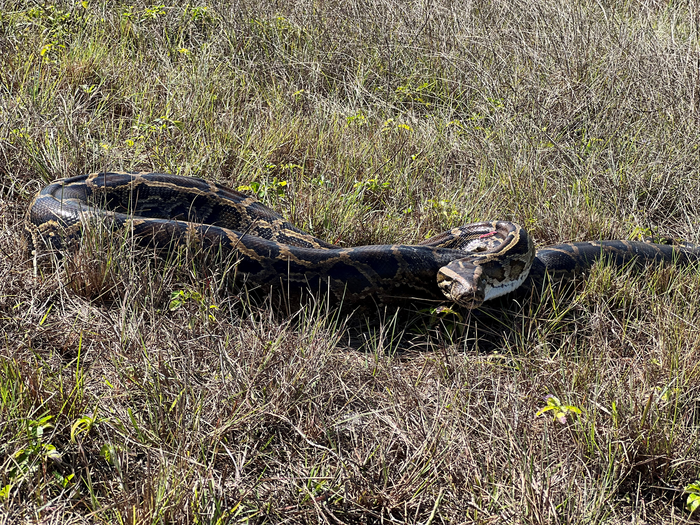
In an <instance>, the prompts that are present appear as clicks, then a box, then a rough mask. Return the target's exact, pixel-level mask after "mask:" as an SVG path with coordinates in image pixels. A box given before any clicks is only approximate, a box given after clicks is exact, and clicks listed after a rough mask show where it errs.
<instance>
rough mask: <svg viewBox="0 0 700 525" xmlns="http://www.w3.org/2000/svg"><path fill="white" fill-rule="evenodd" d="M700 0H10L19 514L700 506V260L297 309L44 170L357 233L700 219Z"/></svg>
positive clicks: (6, 45) (4, 256)
mask: <svg viewBox="0 0 700 525" xmlns="http://www.w3.org/2000/svg"><path fill="white" fill-rule="evenodd" d="M699 31H700V11H699V10H698V5H697V3H695V2H687V1H679V2H675V1H674V2H662V1H657V0H640V1H639V2H608V1H598V0H596V1H593V0H575V1H568V0H527V1H525V0H481V1H476V2H474V1H470V0H420V1H418V0H417V1H413V2H408V1H407V2H400V1H396V0H348V1H333V0H330V1H320V0H294V1H291V0H288V1H287V0H281V1H273V0H242V1H236V2H223V1H220V0H212V1H210V2H207V3H201V4H198V3H189V4H185V3H172V4H168V5H166V4H149V3H145V2H142V1H140V0H130V1H129V2H123V1H121V0H117V1H109V2H108V1H106V0H85V1H82V2H81V1H63V2H52V1H50V0H46V1H43V0H39V1H26V2H25V1H20V0H0V223H1V225H2V230H1V233H0V333H1V335H2V339H1V340H0V522H1V523H8V524H9V523H110V524H111V523H124V524H126V523H129V524H147V523H152V524H156V523H239V522H247V523H415V524H418V523H432V524H436V523H478V524H491V523H523V524H525V523H527V524H529V523H540V524H548V523H591V524H593V523H620V524H622V523H624V524H643V523H648V524H651V523H654V524H657V523H689V522H696V521H697V518H698V517H699V515H700V510H699V511H696V512H693V511H694V510H695V509H696V508H697V507H700V481H699V480H700V442H699V440H700V322H699V319H700V300H699V299H698V298H699V297H700V271H699V270H698V269H697V268H692V267H691V268H678V267H674V266H665V267H656V268H648V269H646V270H645V271H643V272H641V273H640V272H633V271H632V270H631V269H616V268H611V267H609V266H606V265H604V264H601V265H597V266H595V267H594V268H593V269H592V271H591V272H590V274H589V275H587V276H586V277H585V278H582V279H579V280H578V281H577V282H575V283H574V284H573V286H571V287H569V288H567V289H566V290H563V289H559V288H546V289H545V290H543V292H544V293H540V294H535V295H533V296H527V297H522V296H521V297H509V298H506V299H504V300H501V301H497V302H495V303H494V304H491V305H486V306H484V307H483V308H481V309H479V310H478V311H475V312H468V311H464V310H459V309H456V308H452V309H450V308H448V309H446V310H442V311H440V310H437V309H435V308H434V306H433V305H426V306H425V307H421V306H420V305H418V306H408V305H407V306H406V307H405V308H402V309H400V310H398V311H396V310H391V309H382V308H376V309H375V310H374V311H371V312H361V313H357V314H355V315H353V316H351V317H348V316H346V312H338V311H337V310H334V309H333V308H330V307H328V305H325V304H324V303H323V302H322V301H321V302H318V303H310V304H309V305H307V306H305V307H304V308H302V309H301V310H299V311H294V312H286V313H285V312H281V311H280V309H279V308H275V307H274V306H273V305H274V298H273V299H272V300H271V301H268V300H253V299H251V298H250V297H249V296H248V295H247V294H246V293H245V291H244V290H240V289H238V288H232V287H231V286H230V283H229V279H227V275H228V270H230V268H226V267H224V266H223V265H204V264H201V261H200V259H201V257H199V256H198V254H196V253H192V252H191V251H188V250H183V251H182V252H179V253H174V254H172V255H171V256H169V257H167V258H165V259H163V258H162V257H155V256H154V254H153V253H150V252H149V251H148V250H144V249H143V248H139V247H136V246H133V245H132V244H131V243H130V242H128V240H125V238H124V237H123V236H122V237H120V236H119V235H109V234H104V233H102V232H99V231H96V232H91V234H90V235H87V236H86V237H85V238H84V239H83V242H82V244H81V246H80V248H79V249H78V251H77V252H75V253H72V254H68V255H66V256H65V257H63V258H59V257H53V258H51V257H44V258H43V259H42V263H41V264H39V266H38V271H37V272H36V273H35V272H34V270H33V265H32V262H31V258H30V256H29V254H28V253H27V250H26V246H25V242H24V237H23V221H24V214H25V212H26V210H27V208H28V206H29V204H30V202H31V199H32V197H33V196H34V194H35V193H36V192H37V191H38V190H39V189H40V188H41V187H42V186H44V185H45V184H47V183H48V182H50V181H53V180H55V179H57V178H61V177H67V176H74V175H79V174H83V173H87V172H93V171H103V170H127V171H162V172H170V173H177V174H182V175H191V176H198V177H203V178H205V179H209V180H213V181H217V182H220V183H223V184H226V185H229V186H231V187H233V188H243V189H244V191H247V192H249V193H251V194H256V195H257V196H258V198H259V199H260V200H261V201H262V202H264V203H265V204H266V205H268V206H270V207H272V208H273V209H275V210H277V211H278V212H280V213H282V214H283V215H284V216H285V217H287V218H288V219H289V220H290V221H291V222H293V223H295V224H296V225H297V226H299V227H301V228H303V229H305V230H307V231H309V232H311V233H313V234H314V235H316V236H318V237H321V238H324V239H327V240H329V241H331V242H334V243H338V244H339V245H343V246H353V245H361V244H387V243H409V244H410V243H416V242H419V241H421V240H422V239H425V238H427V237H429V236H431V235H434V234H436V233H438V232H440V231H443V230H445V229H448V228H450V227H454V226H458V225H461V224H466V223H470V222H476V221H480V220H492V219H505V220H513V221H515V222H518V223H520V224H522V225H523V226H524V227H526V228H527V229H528V231H529V232H530V233H531V234H532V235H533V236H534V238H535V239H536V242H537V243H538V245H548V244H554V243H559V242H568V241H579V240H590V239H616V238H617V239H638V238H640V237H642V236H645V235H649V234H651V235H663V236H670V237H674V238H680V239H685V240H687V241H690V242H695V243H699V242H700V232H699V228H700V177H699V176H698V164H699V161H700V149H699V146H700V44H699V41H698V38H699Z"/></svg>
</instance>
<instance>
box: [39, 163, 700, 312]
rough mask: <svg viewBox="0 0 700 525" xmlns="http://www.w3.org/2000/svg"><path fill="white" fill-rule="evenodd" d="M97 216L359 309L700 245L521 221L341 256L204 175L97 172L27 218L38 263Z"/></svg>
mask: <svg viewBox="0 0 700 525" xmlns="http://www.w3.org/2000/svg"><path fill="white" fill-rule="evenodd" d="M95 220H98V221H103V222H105V221H106V222H108V223H109V225H110V227H112V228H114V227H122V228H123V227H128V228H130V229H131V231H132V232H133V234H134V237H135V238H137V239H142V240H144V241H145V242H147V243H151V244H155V245H156V246H158V247H160V248H164V249H166V248H170V247H172V245H173V243H183V242H188V239H195V240H196V242H198V243H200V244H201V246H202V247H204V248H206V249H216V250H218V251H220V252H222V253H223V254H224V255H226V254H232V255H234V256H235V257H236V258H237V266H236V271H237V274H238V275H240V276H242V277H243V279H244V280H245V282H246V283H247V284H249V285H251V284H252V285H257V286H260V287H263V288H264V289H269V288H273V289H277V290H278V291H283V292H287V293H299V292H300V291H301V290H304V289H307V290H310V291H311V292H315V293H318V292H321V293H328V294H330V296H331V298H332V299H333V300H335V301H336V302H344V303H346V304H348V303H349V304H354V303H358V302H362V301H365V300H367V299H374V300H377V301H380V302H393V303H396V302H406V301H408V300H428V301H430V300H441V301H444V300H445V299H448V300H450V301H452V302H455V303H458V304H459V305H462V306H465V307H467V308H476V307H479V306H481V304H482V303H483V302H484V301H486V300H489V299H492V298H495V297H499V296H502V295H505V294H507V293H509V292H511V291H514V290H516V289H517V288H518V287H520V286H521V285H523V284H525V285H526V286H533V285H540V284H541V283H542V282H543V280H544V279H545V278H546V276H547V275H553V276H555V277H557V278H567V277H571V276H574V275H576V274H580V273H582V272H584V271H586V270H587V269H589V268H590V267H591V266H592V265H593V263H595V262H596V261H597V260H599V259H601V258H607V259H610V260H611V262H612V263H614V264H616V265H618V266H622V265H626V264H629V263H634V264H652V263H653V264H656V263H659V262H662V261H668V262H675V263H679V264H687V263H690V262H693V261H697V260H698V259H700V248H698V247H696V246H691V245H683V246H669V245H664V244H652V243H646V242H635V241H594V242H579V243H573V244H560V245H555V246H549V247H546V248H542V249H539V250H537V251H536V252H535V248H534V245H533V242H532V239H531V238H530V236H529V235H528V234H527V232H526V231H525V230H524V229H523V228H521V227H520V226H518V225H517V224H514V223H511V222H506V221H492V222H480V223H475V224H469V225H467V226H462V227H460V228H454V229H452V230H449V231H446V232H444V233H441V234H439V235H437V236H435V237H432V238H430V239H428V240H426V241H424V242H422V243H420V244H418V245H402V244H392V245H376V246H357V247H351V248H342V247H338V246H335V245H333V244H329V243H327V242H325V241H323V240H320V239H318V238H316V237H314V236H312V235H310V234H308V233H306V232H304V231H302V230H300V229H298V228H296V227H294V226H293V225H291V224H290V223H288V222H287V221H285V219H283V218H282V217H281V216H280V215H278V214H277V213H275V212H274V211H272V210H270V209H269V208H266V207H265V206H263V205H262V204H261V203H260V202H258V201H257V200H256V199H255V198H254V197H251V196H248V195H245V194H243V193H240V192H237V191H234V190H231V189H229V188H226V187H224V186H222V185H220V184H216V183H213V182H208V181H205V180H202V179H197V178H192V177H183V176H177V175H168V174H163V173H116V172H110V173H93V174H90V175H81V176H78V177H72V178H66V179H60V180H57V181H56V182H53V183H52V184H49V185H48V186H46V187H45V188H43V189H42V190H41V191H40V192H39V193H38V194H37V195H36V197H35V198H34V200H33V202H32V204H31V206H30V208H29V211H28V213H27V220H26V229H27V234H28V238H29V241H30V244H31V246H32V248H33V250H34V254H35V257H36V253H37V249H38V248H40V247H41V246H42V245H49V246H51V247H54V248H60V247H63V246H65V245H66V243H67V242H70V241H71V240H73V239H76V238H78V237H79V236H80V235H81V234H82V231H83V229H84V228H85V227H87V226H89V225H90V224H91V223H93V222H94V221H95Z"/></svg>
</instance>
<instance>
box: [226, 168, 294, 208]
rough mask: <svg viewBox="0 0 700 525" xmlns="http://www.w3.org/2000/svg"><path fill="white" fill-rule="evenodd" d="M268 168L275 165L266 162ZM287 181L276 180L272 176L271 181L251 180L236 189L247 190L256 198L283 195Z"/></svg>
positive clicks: (261, 198) (262, 198)
mask: <svg viewBox="0 0 700 525" xmlns="http://www.w3.org/2000/svg"><path fill="white" fill-rule="evenodd" d="M285 166H289V165H284V166H282V167H283V168H284V167H285ZM267 167H268V168H270V167H276V166H275V165H274V164H268V166H267ZM287 184H288V183H287V181H286V180H277V177H273V179H272V180H271V181H265V182H258V181H253V182H251V183H250V184H244V185H242V186H238V188H237V189H238V191H248V192H251V193H254V194H255V195H256V196H257V197H258V199H260V200H264V199H266V198H268V197H273V196H274V197H283V196H284V194H285V193H286V192H287Z"/></svg>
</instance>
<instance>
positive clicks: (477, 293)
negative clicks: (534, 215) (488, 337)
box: [437, 221, 535, 309]
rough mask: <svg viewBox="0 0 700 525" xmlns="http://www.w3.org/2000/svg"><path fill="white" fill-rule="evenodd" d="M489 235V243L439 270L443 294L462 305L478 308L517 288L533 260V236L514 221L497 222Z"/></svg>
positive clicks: (467, 250)
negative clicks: (485, 302)
mask: <svg viewBox="0 0 700 525" xmlns="http://www.w3.org/2000/svg"><path fill="white" fill-rule="evenodd" d="M491 235H492V237H491V238H490V240H489V245H488V246H486V247H483V248H477V249H476V250H474V251H471V249H469V248H467V249H465V251H466V252H467V253H466V257H464V258H462V259H457V260H454V261H452V262H451V263H449V264H447V265H446V266H443V267H442V268H440V270H439V271H438V274H437V282H438V286H439V287H440V289H441V290H442V293H443V294H444V295H445V297H447V298H448V299H450V300H451V301H454V302H455V303H457V304H459V305H460V306H463V307H465V308H469V309H473V308H478V307H479V306H481V305H482V304H483V302H484V301H487V300H489V299H493V298H496V297H500V296H502V295H505V294H507V293H509V292H512V291H513V290H515V289H516V288H518V287H519V286H520V285H521V284H522V283H523V282H524V281H525V279H526V278H527V275H528V273H529V271H530V267H531V266H532V263H533V261H534V259H535V246H534V243H533V242H532V238H531V237H530V236H529V235H528V233H527V232H526V231H525V230H524V229H522V228H521V227H520V226H518V225H517V224H513V223H511V222H504V221H497V222H495V223H494V230H493V232H492V234H491ZM482 237H485V236H482ZM496 240H497V242H495V241H496Z"/></svg>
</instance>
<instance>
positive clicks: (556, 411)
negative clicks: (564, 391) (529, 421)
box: [535, 394, 581, 425]
mask: <svg viewBox="0 0 700 525" xmlns="http://www.w3.org/2000/svg"><path fill="white" fill-rule="evenodd" d="M545 400H546V401H547V406H545V407H544V408H540V409H539V410H538V411H537V414H535V415H536V416H538V417H539V416H541V415H542V414H544V413H545V412H550V411H553V414H552V415H553V416H554V420H555V421H559V423H561V424H562V425H565V424H566V422H567V420H568V418H569V417H574V416H578V415H580V414H581V409H580V408H578V407H575V406H573V405H565V404H563V403H562V402H561V401H560V400H559V398H558V397H557V396H554V395H551V394H549V395H547V396H546V397H545Z"/></svg>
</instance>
